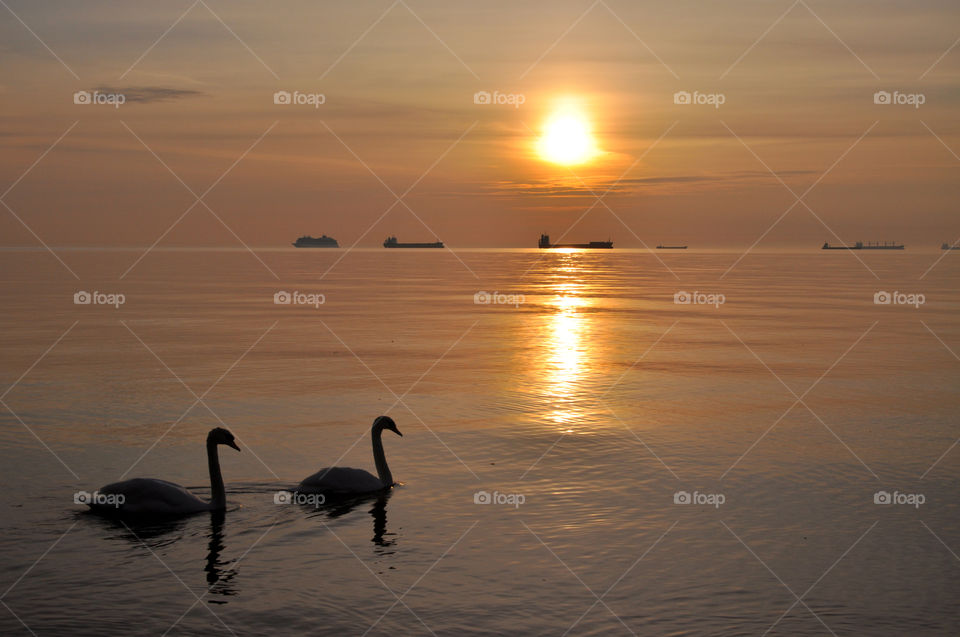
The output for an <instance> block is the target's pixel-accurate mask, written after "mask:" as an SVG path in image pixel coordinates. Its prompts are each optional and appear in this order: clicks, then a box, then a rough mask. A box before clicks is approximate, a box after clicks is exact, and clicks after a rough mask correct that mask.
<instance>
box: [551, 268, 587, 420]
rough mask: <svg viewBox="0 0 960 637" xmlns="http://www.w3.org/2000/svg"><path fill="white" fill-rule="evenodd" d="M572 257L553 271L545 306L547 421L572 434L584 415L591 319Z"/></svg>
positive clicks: (583, 283) (585, 289)
mask: <svg viewBox="0 0 960 637" xmlns="http://www.w3.org/2000/svg"><path fill="white" fill-rule="evenodd" d="M577 261H578V260H577V259H576V258H575V256H574V255H572V254H571V255H569V256H568V255H564V257H563V261H562V265H561V266H560V267H558V268H557V269H556V270H555V273H556V274H557V275H558V278H559V279H560V281H559V282H557V283H556V284H554V285H552V286H551V287H550V288H549V292H550V293H551V294H552V297H551V298H549V300H548V301H547V302H546V305H547V307H548V308H551V309H552V311H550V313H549V314H548V316H547V338H546V343H545V347H546V349H547V355H546V361H545V363H546V364H545V365H544V379H543V382H544V394H545V397H546V398H547V399H548V400H549V402H550V405H549V410H548V412H547V420H548V421H549V422H553V423H555V424H556V425H557V426H558V428H559V429H561V430H562V431H565V432H567V433H572V432H574V431H576V430H577V429H579V428H582V426H583V423H584V419H585V416H586V412H585V410H584V408H583V405H582V403H583V401H584V400H585V398H586V394H587V392H586V390H585V388H584V377H585V375H586V374H587V373H589V371H590V368H591V361H592V356H591V354H590V347H589V333H590V327H591V326H590V317H589V315H588V314H585V313H584V310H586V309H588V308H590V307H591V306H592V305H593V304H594V301H593V300H592V299H591V298H590V297H589V296H588V295H587V293H588V292H589V290H590V287H589V285H588V284H587V283H585V282H584V281H583V280H582V272H581V271H580V268H579V267H578V263H577Z"/></svg>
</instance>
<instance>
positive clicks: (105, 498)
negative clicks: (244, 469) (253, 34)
mask: <svg viewBox="0 0 960 637" xmlns="http://www.w3.org/2000/svg"><path fill="white" fill-rule="evenodd" d="M217 445H227V446H228V447H233V448H234V449H236V450H237V451H240V447H238V446H237V443H236V442H234V436H233V434H232V433H230V432H229V431H227V430H226V429H224V428H223V427H216V428H215V429H211V430H210V433H209V434H207V464H208V466H209V468H210V496H211V499H210V501H209V502H207V501H206V500H201V499H200V498H198V497H197V496H195V495H193V494H192V493H190V492H189V491H187V490H186V489H185V488H183V487H181V486H180V485H179V484H174V483H172V482H167V481H166V480H157V479H156V478H134V479H132V480H124V481H123V482H114V483H113V484H108V485H106V486H105V487H102V488H101V489H100V490H99V491H98V492H97V493H96V494H95V496H96V497H94V498H92V499H91V500H92V501H90V502H87V504H88V505H89V506H90V509H91V510H92V511H94V512H96V513H100V514H105V515H189V514H191V513H199V512H201V511H223V510H224V509H226V506H227V495H226V492H225V491H224V488H223V477H222V476H221V475H220V458H219V457H218V456H217ZM121 496H122V497H121Z"/></svg>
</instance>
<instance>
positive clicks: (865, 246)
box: [821, 241, 904, 250]
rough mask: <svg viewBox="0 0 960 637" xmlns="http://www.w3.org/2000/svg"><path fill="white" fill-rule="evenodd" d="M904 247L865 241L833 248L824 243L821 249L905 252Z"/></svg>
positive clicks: (899, 244) (892, 243) (900, 244)
mask: <svg viewBox="0 0 960 637" xmlns="http://www.w3.org/2000/svg"><path fill="white" fill-rule="evenodd" d="M903 247H904V246H903V244H902V243H895V242H893V241H891V242H889V243H888V242H886V241H884V242H883V243H880V242H879V241H878V242H876V243H871V242H867V243H864V242H863V241H857V242H856V243H854V244H853V245H852V246H832V245H830V244H829V243H826V242H824V244H823V248H821V249H822V250H903Z"/></svg>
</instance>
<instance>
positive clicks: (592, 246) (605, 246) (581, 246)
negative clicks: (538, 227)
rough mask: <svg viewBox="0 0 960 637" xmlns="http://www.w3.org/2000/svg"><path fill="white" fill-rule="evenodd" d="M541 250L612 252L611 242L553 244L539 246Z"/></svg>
mask: <svg viewBox="0 0 960 637" xmlns="http://www.w3.org/2000/svg"><path fill="white" fill-rule="evenodd" d="M539 248H540V249H541V250H552V249H554V248H575V249H577V250H612V249H613V242H611V241H594V242H593V243H554V244H551V245H542V246H539Z"/></svg>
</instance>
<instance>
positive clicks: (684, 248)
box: [657, 244, 687, 250]
mask: <svg viewBox="0 0 960 637" xmlns="http://www.w3.org/2000/svg"><path fill="white" fill-rule="evenodd" d="M686 249H687V246H665V245H663V244H660V245H658V246H657V250H686Z"/></svg>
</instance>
